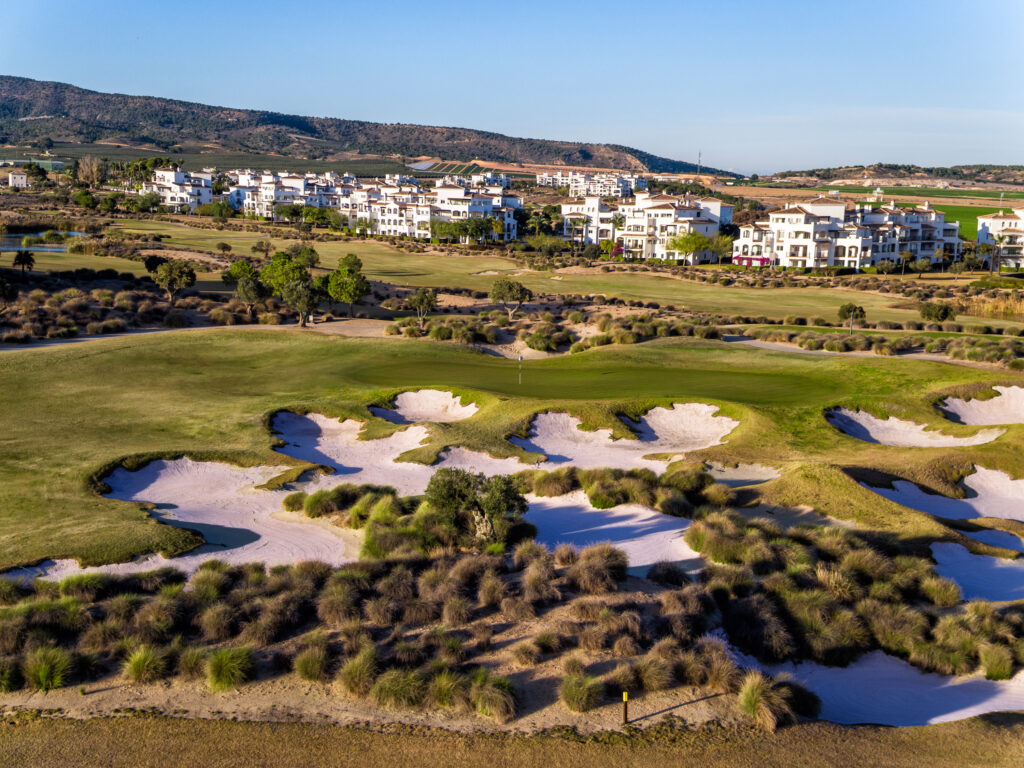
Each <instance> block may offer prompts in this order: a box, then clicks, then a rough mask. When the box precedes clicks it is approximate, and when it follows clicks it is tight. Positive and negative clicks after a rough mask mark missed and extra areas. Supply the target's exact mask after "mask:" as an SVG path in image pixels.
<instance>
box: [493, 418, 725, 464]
mask: <svg viewBox="0 0 1024 768" xmlns="http://www.w3.org/2000/svg"><path fill="white" fill-rule="evenodd" d="M717 411H718V407H717V406H714V405H706V404H704V403H676V404H675V405H673V406H672V408H652V409H651V410H650V411H648V412H647V414H646V415H644V416H643V418H641V419H640V421H639V422H634V421H631V420H629V419H624V421H625V423H626V424H627V425H628V426H629V427H630V428H631V429H632V430H633V431H634V432H636V433H637V435H638V438H639V439H637V440H628V439H620V440H613V439H612V431H611V430H610V429H598V430H595V431H593V432H585V431H584V430H582V429H580V420H579V419H577V418H576V417H574V416H570V415H569V414H567V413H542V414H539V415H538V416H537V417H536V418H534V420H533V425H532V429H531V434H530V437H529V438H527V439H525V440H524V439H522V438H518V437H512V438H510V439H511V441H512V442H513V443H515V444H516V445H518V446H519V447H521V448H523V449H525V450H527V451H532V452H534V453H543V454H544V455H545V456H547V460H546V461H545V462H544V463H543V464H541V465H539V468H541V469H555V468H557V467H559V466H566V465H572V466H576V467H580V468H584V469H596V468H599V467H609V468H615V469H651V470H653V471H655V472H659V473H660V472H663V471H664V470H665V467H666V465H667V463H668V462H667V461H660V460H654V459H646V458H644V457H645V456H648V455H651V454H659V453H663V454H670V455H672V456H673V457H674V456H677V455H681V454H684V453H686V452H688V451H696V450H700V449H701V448H710V447H711V446H713V445H719V444H721V443H722V442H723V441H724V439H725V437H726V435H728V434H729V433H730V432H732V431H733V430H734V429H735V428H736V427H738V426H739V422H738V421H736V420H735V419H730V418H727V417H725V416H715V413H716V412H717Z"/></svg>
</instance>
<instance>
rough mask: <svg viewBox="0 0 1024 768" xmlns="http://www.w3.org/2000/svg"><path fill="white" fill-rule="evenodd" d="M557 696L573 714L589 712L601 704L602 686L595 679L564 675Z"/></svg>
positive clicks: (585, 676)
mask: <svg viewBox="0 0 1024 768" xmlns="http://www.w3.org/2000/svg"><path fill="white" fill-rule="evenodd" d="M558 695H559V696H560V697H561V699H562V702H563V703H564V704H565V706H566V707H568V708H569V709H571V710H572V711H573V712H589V711H590V710H591V709H593V708H594V707H596V706H597V705H598V704H600V703H601V699H602V698H603V697H604V686H603V685H602V684H601V681H600V680H598V679H597V678H596V677H590V676H587V675H566V676H565V677H564V678H562V684H561V685H560V686H559V689H558Z"/></svg>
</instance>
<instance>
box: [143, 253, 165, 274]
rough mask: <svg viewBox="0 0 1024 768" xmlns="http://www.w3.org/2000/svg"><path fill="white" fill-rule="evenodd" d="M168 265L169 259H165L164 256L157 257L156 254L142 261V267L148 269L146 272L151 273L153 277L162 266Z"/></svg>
mask: <svg viewBox="0 0 1024 768" xmlns="http://www.w3.org/2000/svg"><path fill="white" fill-rule="evenodd" d="M166 263H167V259H165V258H164V257H163V256H157V255H156V254H155V253H154V254H150V255H149V256H147V257H146V258H144V259H143V260H142V266H144V267H145V268H146V271H147V272H149V274H151V275H152V274H153V273H154V272H156V271H157V269H159V268H160V265H161V264H166Z"/></svg>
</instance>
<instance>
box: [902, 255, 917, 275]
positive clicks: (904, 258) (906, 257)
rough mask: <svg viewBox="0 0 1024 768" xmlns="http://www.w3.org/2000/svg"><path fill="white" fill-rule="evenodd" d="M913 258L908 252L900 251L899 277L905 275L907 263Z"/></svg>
mask: <svg viewBox="0 0 1024 768" xmlns="http://www.w3.org/2000/svg"><path fill="white" fill-rule="evenodd" d="M912 258H914V254H912V253H911V252H910V251H900V275H905V274H907V262H909V261H910V260H911V259H912Z"/></svg>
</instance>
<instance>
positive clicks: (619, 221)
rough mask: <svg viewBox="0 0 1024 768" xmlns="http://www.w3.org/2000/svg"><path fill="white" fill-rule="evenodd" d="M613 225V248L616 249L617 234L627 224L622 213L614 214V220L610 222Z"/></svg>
mask: <svg viewBox="0 0 1024 768" xmlns="http://www.w3.org/2000/svg"><path fill="white" fill-rule="evenodd" d="M609 223H610V224H611V225H612V248H613V249H614V248H615V232H616V231H617V230H618V229H619V228H620V227H622V225H623V224H625V223H626V217H625V216H623V215H622V214H621V213H616V214H612V218H611V220H610V221H609Z"/></svg>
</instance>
